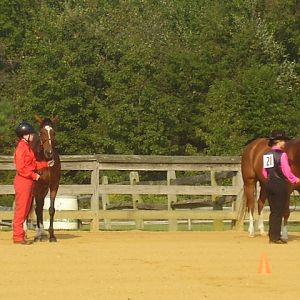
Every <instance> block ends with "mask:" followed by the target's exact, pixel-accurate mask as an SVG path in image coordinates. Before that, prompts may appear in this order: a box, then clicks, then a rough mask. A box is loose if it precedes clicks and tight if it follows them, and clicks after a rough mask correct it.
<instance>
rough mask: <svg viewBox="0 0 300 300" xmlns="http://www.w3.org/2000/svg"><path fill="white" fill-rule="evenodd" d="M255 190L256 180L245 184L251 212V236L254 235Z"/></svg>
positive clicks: (249, 230)
mask: <svg viewBox="0 0 300 300" xmlns="http://www.w3.org/2000/svg"><path fill="white" fill-rule="evenodd" d="M254 191H255V182H254V181H251V182H249V183H247V184H245V186H244V193H245V195H246V199H247V208H248V213H249V227H248V232H249V237H254V218H253V214H254Z"/></svg>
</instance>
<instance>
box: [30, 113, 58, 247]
mask: <svg viewBox="0 0 300 300" xmlns="http://www.w3.org/2000/svg"><path fill="white" fill-rule="evenodd" d="M36 120H37V121H38V123H39V125H40V131H39V136H38V139H37V142H36V147H34V146H33V147H32V148H33V150H34V152H35V154H36V157H37V160H40V161H41V160H46V161H51V160H53V161H54V165H53V166H52V167H50V168H44V169H41V170H39V174H40V176H41V177H40V179H39V180H38V181H37V182H36V183H35V187H34V199H35V213H36V217H37V227H36V235H35V241H38V240H39V241H41V240H42V239H43V238H44V237H47V234H46V233H45V232H44V225H43V207H44V201H45V197H46V195H47V193H48V191H49V190H50V208H49V215H50V225H49V229H48V232H49V241H50V242H56V237H55V235H54V229H53V221H54V214H55V208H54V203H55V197H56V194H57V190H58V187H59V180H60V171H61V164H60V159H59V155H58V153H57V151H56V149H55V131H54V125H55V124H56V123H57V122H58V118H57V117H55V118H53V119H43V118H41V117H40V116H36Z"/></svg>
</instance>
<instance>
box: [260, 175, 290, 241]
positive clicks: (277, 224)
mask: <svg viewBox="0 0 300 300" xmlns="http://www.w3.org/2000/svg"><path fill="white" fill-rule="evenodd" d="M266 192H267V197H268V201H269V205H270V216H269V238H270V240H278V239H280V231H281V223H282V218H283V214H284V212H285V209H286V208H287V206H288V203H289V197H290V195H289V190H288V183H287V181H286V180H284V179H280V178H278V179H277V178H276V179H271V180H268V181H267V183H266Z"/></svg>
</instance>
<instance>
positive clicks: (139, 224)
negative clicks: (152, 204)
mask: <svg viewBox="0 0 300 300" xmlns="http://www.w3.org/2000/svg"><path fill="white" fill-rule="evenodd" d="M129 179H130V184H131V185H136V184H137V182H139V181H140V178H139V173H138V172H130V173H129ZM132 202H133V209H135V210H137V209H138V208H137V204H138V203H141V196H140V195H138V194H132ZM135 225H136V229H143V228H144V222H143V220H142V219H141V218H140V217H136V219H135Z"/></svg>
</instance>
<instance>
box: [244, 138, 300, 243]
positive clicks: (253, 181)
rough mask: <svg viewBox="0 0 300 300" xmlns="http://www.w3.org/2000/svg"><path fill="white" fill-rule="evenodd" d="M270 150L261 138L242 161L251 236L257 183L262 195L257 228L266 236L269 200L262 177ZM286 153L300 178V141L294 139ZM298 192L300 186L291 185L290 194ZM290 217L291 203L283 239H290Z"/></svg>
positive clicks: (289, 142) (287, 211) (252, 233)
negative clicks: (265, 155) (288, 226)
mask: <svg viewBox="0 0 300 300" xmlns="http://www.w3.org/2000/svg"><path fill="white" fill-rule="evenodd" d="M269 150H270V147H269V146H268V140H267V139H265V138H259V139H256V140H254V141H252V142H251V143H249V144H248V145H247V146H246V148H245V149H244V151H243V154H242V160H241V171H242V177H243V181H244V195H245V197H246V201H247V203H246V206H247V209H248V213H249V228H248V231H249V236H251V237H253V236H254V232H255V229H254V208H255V195H256V187H257V182H259V183H260V194H259V197H258V205H257V206H258V224H257V228H258V229H259V230H260V233H261V234H262V235H264V234H265V231H264V223H263V215H262V210H263V207H264V204H265V201H266V198H267V195H266V191H265V186H264V183H265V179H264V177H263V176H262V167H263V155H264V154H265V153H266V152H268V151H269ZM285 151H286V153H287V155H288V158H289V163H290V166H291V169H292V172H293V173H294V174H295V175H296V176H297V177H300V139H299V138H297V139H293V140H290V141H288V142H287V143H286V146H285ZM293 190H297V191H298V192H300V186H299V184H297V186H295V185H291V184H290V192H292V191H293ZM289 216H290V210H289V203H288V205H287V207H286V210H285V213H284V216H283V218H284V222H283V228H282V232H281V234H282V238H283V239H285V240H287V239H288V232H287V221H288V218H289Z"/></svg>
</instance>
